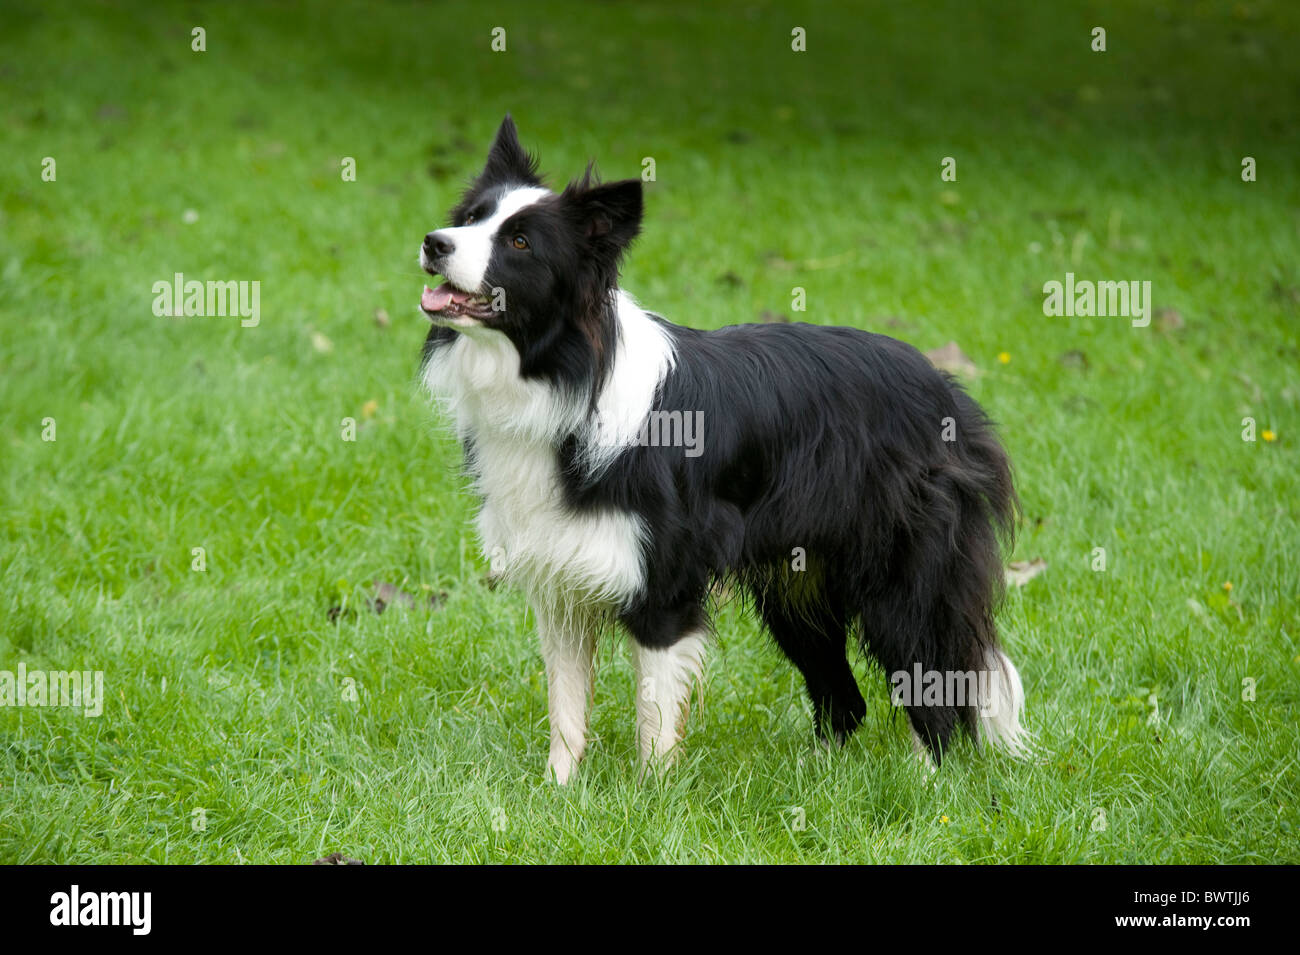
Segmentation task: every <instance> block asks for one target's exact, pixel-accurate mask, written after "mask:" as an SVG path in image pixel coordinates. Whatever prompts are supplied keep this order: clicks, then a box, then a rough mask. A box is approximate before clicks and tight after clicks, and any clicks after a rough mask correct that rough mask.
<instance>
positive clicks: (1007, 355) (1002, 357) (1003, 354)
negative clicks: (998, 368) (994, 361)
mask: <svg viewBox="0 0 1300 955" xmlns="http://www.w3.org/2000/svg"><path fill="white" fill-rule="evenodd" d="M998 361H999V362H1001V363H1002V364H1004V365H1009V364H1011V352H1009V351H1000V352H998Z"/></svg>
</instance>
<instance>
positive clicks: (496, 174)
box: [479, 113, 542, 186]
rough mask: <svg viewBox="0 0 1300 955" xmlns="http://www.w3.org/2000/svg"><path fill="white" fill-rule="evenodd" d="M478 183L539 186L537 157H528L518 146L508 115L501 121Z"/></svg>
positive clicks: (512, 123)
mask: <svg viewBox="0 0 1300 955" xmlns="http://www.w3.org/2000/svg"><path fill="white" fill-rule="evenodd" d="M479 182H481V183H488V182H519V183H523V184H525V185H529V186H540V185H541V184H542V180H541V178H540V177H539V176H538V175H537V157H536V156H530V155H528V153H527V152H526V151H525V150H524V147H523V146H521V145H519V131H518V130H517V129H515V121H514V120H513V119H511V117H510V114H509V113H506V118H505V119H503V120H502V121H501V127H500V128H499V129H498V130H497V137H496V139H495V140H494V141H493V143H492V148H491V149H490V150H489V151H488V158H487V165H486V166H484V167H483V175H482V176H480V177H479Z"/></svg>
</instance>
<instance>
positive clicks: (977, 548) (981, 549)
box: [954, 384, 1033, 757]
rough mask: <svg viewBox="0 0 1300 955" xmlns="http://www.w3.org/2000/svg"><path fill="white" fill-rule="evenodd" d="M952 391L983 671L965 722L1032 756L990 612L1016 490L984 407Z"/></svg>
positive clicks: (999, 589) (971, 610)
mask: <svg viewBox="0 0 1300 955" xmlns="http://www.w3.org/2000/svg"><path fill="white" fill-rule="evenodd" d="M954 393H955V397H956V401H957V404H958V407H959V408H960V410H961V413H962V417H963V418H964V419H965V421H966V424H967V430H966V437H967V440H966V441H964V442H957V443H956V448H955V450H956V451H957V453H958V454H959V455H960V457H961V459H962V466H961V467H960V468H959V469H958V472H959V473H960V474H962V476H963V478H964V480H962V481H961V482H960V484H959V492H958V495H959V497H960V498H961V507H960V512H959V513H960V518H959V527H958V528H957V539H958V540H959V541H960V542H961V544H962V550H964V551H966V556H967V557H969V558H970V559H971V567H972V569H973V570H974V574H975V577H976V578H977V580H976V581H975V582H974V583H975V586H974V588H973V589H972V590H971V591H970V592H969V594H968V599H967V600H966V601H965V602H964V603H963V605H962V606H961V610H962V611H963V612H964V615H965V617H966V623H967V624H968V625H969V629H968V631H967V632H968V633H969V634H970V636H971V637H973V640H972V643H971V645H970V647H969V648H968V653H969V657H968V659H971V662H972V663H974V664H975V666H976V667H977V668H978V670H979V671H980V673H979V676H980V678H979V680H978V681H977V696H978V700H977V706H976V707H975V713H973V714H971V716H973V717H974V719H971V720H970V721H969V722H968V724H967V725H968V726H969V728H970V729H971V730H972V733H973V735H976V736H977V738H978V739H979V741H980V742H981V743H985V742H987V743H990V744H992V745H994V746H997V747H999V748H1001V749H1004V750H1006V751H1007V752H1008V753H1010V754H1011V755H1013V756H1016V757H1027V756H1029V755H1030V753H1031V751H1032V747H1033V739H1032V736H1031V735H1030V733H1029V731H1028V730H1026V729H1025V728H1024V727H1023V726H1022V725H1021V722H1020V717H1021V713H1022V712H1023V710H1024V705H1025V689H1024V684H1023V683H1022V681H1021V679H1020V673H1019V671H1017V670H1016V667H1015V665H1014V664H1013V663H1012V662H1011V659H1010V658H1009V657H1008V656H1007V654H1006V653H1005V652H1004V651H1003V649H1002V647H1001V645H1000V642H999V640H998V635H997V627H996V625H995V623H994V620H993V611H994V609H995V607H996V605H997V603H998V601H999V599H1000V598H1001V596H1002V594H1003V591H1004V590H1005V587H1006V581H1005V574H1004V570H1003V564H1002V553H1003V547H1005V548H1007V549H1008V550H1009V549H1010V548H1011V546H1012V544H1014V538H1015V524H1016V514H1017V513H1018V511H1019V506H1020V502H1019V500H1018V498H1017V496H1016V491H1015V484H1014V481H1013V479H1012V475H1011V465H1010V462H1009V461H1008V460H1007V454H1006V451H1005V450H1004V449H1003V447H1002V444H1001V442H1000V441H999V440H998V438H997V434H996V433H995V431H994V429H993V425H992V422H990V421H989V419H988V417H987V416H986V415H985V414H984V411H983V409H981V408H980V407H979V405H977V404H976V403H975V401H974V400H973V399H972V398H970V396H968V395H967V394H966V393H965V391H964V390H962V389H961V388H960V387H958V386H956V385H955V384H954Z"/></svg>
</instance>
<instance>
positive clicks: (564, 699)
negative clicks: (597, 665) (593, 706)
mask: <svg viewBox="0 0 1300 955" xmlns="http://www.w3.org/2000/svg"><path fill="white" fill-rule="evenodd" d="M534 611H535V612H536V614H537V630H538V635H539V636H540V637H541V640H542V657H543V658H544V659H545V660H546V684H547V708H548V710H549V713H550V724H551V755H550V758H549V759H548V760H547V762H546V775H547V777H548V778H551V779H554V780H555V781H556V782H557V783H559V784H560V785H561V786H563V785H565V784H566V783H568V781H569V780H570V778H572V776H573V772H574V770H575V769H576V768H577V766H578V761H579V760H581V759H582V754H583V752H584V751H585V750H586V748H587V705H588V702H589V701H590V699H591V686H592V681H593V679H594V676H595V671H594V669H593V664H594V662H595V651H596V629H597V628H596V626H595V622H594V621H593V620H592V619H591V618H590V617H589V616H588V615H587V614H584V613H582V612H581V611H573V610H571V609H569V608H563V607H553V606H546V605H542V604H538V605H536V606H535V607H534Z"/></svg>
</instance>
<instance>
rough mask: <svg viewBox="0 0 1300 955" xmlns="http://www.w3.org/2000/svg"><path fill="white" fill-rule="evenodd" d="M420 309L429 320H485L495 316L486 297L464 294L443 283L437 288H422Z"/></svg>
mask: <svg viewBox="0 0 1300 955" xmlns="http://www.w3.org/2000/svg"><path fill="white" fill-rule="evenodd" d="M420 308H422V309H424V313H425V314H426V315H428V316H429V317H430V318H433V319H439V318H459V317H461V316H467V317H469V318H479V319H487V318H491V317H492V316H493V315H494V314H496V312H495V310H494V309H493V308H492V301H491V299H489V298H488V297H487V296H486V295H476V294H475V293H473V292H465V291H462V290H460V289H458V288H456V287H455V286H454V285H452V284H451V283H450V282H443V283H442V284H441V285H439V286H438V287H437V288H429V286H427V285H426V286H425V287H424V294H423V295H421V296H420Z"/></svg>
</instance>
